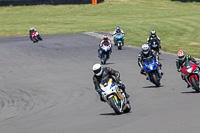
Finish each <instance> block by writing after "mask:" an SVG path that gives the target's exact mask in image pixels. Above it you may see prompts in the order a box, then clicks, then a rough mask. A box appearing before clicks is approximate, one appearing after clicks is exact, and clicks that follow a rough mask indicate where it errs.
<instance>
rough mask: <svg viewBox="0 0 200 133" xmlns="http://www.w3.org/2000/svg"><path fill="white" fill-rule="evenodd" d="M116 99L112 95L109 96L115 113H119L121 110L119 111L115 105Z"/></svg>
mask: <svg viewBox="0 0 200 133" xmlns="http://www.w3.org/2000/svg"><path fill="white" fill-rule="evenodd" d="M116 102H117V101H116V100H115V98H114V96H113V97H111V98H110V105H111V107H112V108H113V110H114V111H115V113H116V114H118V115H120V114H121V113H122V112H121V111H120V106H119V105H117V103H116Z"/></svg>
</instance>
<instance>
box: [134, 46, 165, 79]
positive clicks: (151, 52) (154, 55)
mask: <svg viewBox="0 0 200 133" xmlns="http://www.w3.org/2000/svg"><path fill="white" fill-rule="evenodd" d="M147 58H154V60H155V62H156V63H157V64H158V65H159V66H160V69H159V71H158V72H159V75H160V77H161V76H162V75H163V72H162V71H161V67H162V64H161V63H160V62H159V61H158V55H157V53H156V52H155V51H154V50H151V49H150V50H149V52H148V53H147V54H144V53H143V51H141V52H140V53H139V55H138V65H139V67H140V69H141V71H140V73H141V74H144V61H145V60H146V59H147ZM144 75H145V74H144Z"/></svg>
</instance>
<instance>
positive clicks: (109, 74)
mask: <svg viewBox="0 0 200 133" xmlns="http://www.w3.org/2000/svg"><path fill="white" fill-rule="evenodd" d="M93 72H94V76H93V83H94V85H95V90H96V91H97V92H98V94H99V96H100V100H101V101H104V99H103V98H102V95H101V93H100V86H99V84H100V83H101V82H102V81H103V80H104V79H107V78H112V79H113V80H114V81H115V82H116V83H117V84H118V86H119V88H120V89H122V90H123V91H124V93H125V95H126V97H127V98H128V97H129V95H128V94H127V93H126V92H125V85H124V84H123V83H122V82H121V80H120V73H119V72H118V71H116V70H113V69H112V68H109V67H102V66H101V65H100V64H95V65H94V66H93Z"/></svg>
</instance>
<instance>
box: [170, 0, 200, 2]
mask: <svg viewBox="0 0 200 133" xmlns="http://www.w3.org/2000/svg"><path fill="white" fill-rule="evenodd" d="M171 1H180V2H200V0H171Z"/></svg>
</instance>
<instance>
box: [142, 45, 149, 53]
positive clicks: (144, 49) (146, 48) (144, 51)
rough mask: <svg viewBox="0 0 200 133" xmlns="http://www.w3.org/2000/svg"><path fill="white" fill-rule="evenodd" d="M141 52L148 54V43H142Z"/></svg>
mask: <svg viewBox="0 0 200 133" xmlns="http://www.w3.org/2000/svg"><path fill="white" fill-rule="evenodd" d="M142 52H143V53H144V54H148V53H149V45H148V44H143V45H142Z"/></svg>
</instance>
